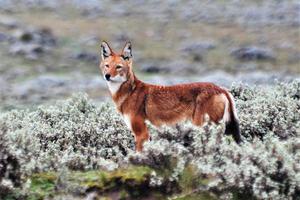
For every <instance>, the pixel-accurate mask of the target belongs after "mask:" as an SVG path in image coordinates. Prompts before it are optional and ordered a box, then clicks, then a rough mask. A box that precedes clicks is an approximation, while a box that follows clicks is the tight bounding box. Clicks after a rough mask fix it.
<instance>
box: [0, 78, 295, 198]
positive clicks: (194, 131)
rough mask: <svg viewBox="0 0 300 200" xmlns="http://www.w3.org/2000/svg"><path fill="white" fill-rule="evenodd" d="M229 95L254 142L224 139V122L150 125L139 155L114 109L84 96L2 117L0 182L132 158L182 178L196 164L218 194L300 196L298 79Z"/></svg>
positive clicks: (117, 163) (156, 177) (155, 178)
mask: <svg viewBox="0 0 300 200" xmlns="http://www.w3.org/2000/svg"><path fill="white" fill-rule="evenodd" d="M231 92H232V93H233V95H234V96H235V98H236V105H237V109H238V115H239V119H240V124H241V131H242V135H243V136H244V138H246V139H248V140H245V143H243V144H241V145H237V144H236V143H235V142H234V141H233V140H232V138H231V137H230V136H224V134H223V132H224V126H223V125H222V124H221V125H208V126H205V127H203V128H197V127H194V126H192V125H191V124H189V123H184V124H180V125H177V126H175V127H173V128H170V127H162V128H160V129H156V128H154V127H153V126H152V125H151V124H149V130H150V133H151V136H152V141H149V142H147V143H145V145H144V147H145V148H144V152H143V153H142V154H140V153H134V152H133V149H134V139H133V137H132V135H131V133H130V131H129V130H128V129H127V127H126V126H125V124H124V123H123V120H122V118H121V116H120V115H119V114H117V113H116V110H115V108H114V106H112V105H111V104H110V103H102V104H101V105H98V106H97V105H96V104H94V103H92V102H91V101H90V100H89V99H88V98H87V97H86V96H85V95H82V94H80V95H75V96H73V97H72V98H71V99H68V100H66V101H62V102H58V103H57V104H56V105H54V106H50V107H39V108H38V109H36V110H33V111H29V110H14V111H10V112H8V113H4V114H2V115H0V133H1V141H0V147H1V149H0V155H1V157H0V172H1V173H2V174H3V177H4V178H3V179H1V180H0V181H1V182H0V185H3V183H4V180H11V182H12V183H15V182H19V183H20V182H21V181H20V180H22V179H23V178H24V177H26V176H28V175H30V174H32V173H33V172H39V171H49V170H55V171H57V170H59V169H62V168H68V169H72V170H89V169H99V168H101V169H102V168H105V169H109V170H112V169H114V168H117V167H118V166H121V165H122V166H124V164H128V163H131V164H139V165H147V166H150V167H152V168H156V169H158V170H159V171H165V172H166V173H167V174H169V180H170V181H174V182H176V181H178V180H179V179H180V176H181V175H182V172H183V170H184V168H185V166H187V165H194V166H196V169H197V173H198V174H199V175H200V176H201V177H210V178H211V181H210V183H209V185H208V187H207V188H208V190H211V191H214V192H216V193H217V194H232V195H233V196H238V197H240V198H243V197H244V196H247V197H254V198H258V199H262V198H263V199H296V197H297V196H300V188H299V185H300V173H299V171H300V165H299V163H300V151H299V148H300V100H299V98H300V95H299V94H300V83H299V82H296V81H295V82H293V83H288V84H287V83H278V84H277V85H276V86H272V87H268V88H258V87H254V88H251V87H248V86H245V85H235V86H233V87H232V88H231ZM7 158H13V160H14V162H15V163H17V165H15V166H16V167H14V168H12V167H5V166H13V165H12V163H10V161H9V160H7ZM2 163H4V164H2ZM5 163H6V164H5ZM10 174H15V175H16V176H15V177H14V178H12V177H11V176H10ZM200 176H199V177H200ZM152 179H153V180H152V181H151V184H152V185H156V186H157V185H159V184H161V177H160V176H159V175H153V177H152ZM243 195H244V196H243ZM225 196H226V195H225Z"/></svg>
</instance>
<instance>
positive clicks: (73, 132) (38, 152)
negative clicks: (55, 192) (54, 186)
mask: <svg viewBox="0 0 300 200" xmlns="http://www.w3.org/2000/svg"><path fill="white" fill-rule="evenodd" d="M0 120H1V122H2V126H1V131H2V132H4V133H5V134H6V137H7V138H8V141H7V146H8V147H9V149H10V151H11V152H13V155H14V156H15V157H16V158H17V159H18V162H19V163H20V165H21V171H22V172H23V173H24V174H30V173H32V172H38V171H48V170H57V169H59V168H61V167H62V166H67V167H68V168H69V169H76V170H78V169H95V168H100V167H103V165H102V163H103V159H109V162H112V164H113V163H114V162H118V161H119V160H120V159H123V157H124V156H126V155H127V153H128V152H129V151H131V149H133V137H132V135H131V133H130V132H129V130H127V129H126V128H125V129H124V127H125V126H124V123H123V121H122V119H121V118H120V116H119V115H118V114H116V112H115V110H114V109H113V107H112V106H111V105H109V104H102V105H100V106H95V105H94V104H92V103H91V102H90V101H89V100H88V99H87V97H86V96H84V95H79V96H74V97H73V98H72V99H69V100H67V101H65V102H59V103H57V105H55V106H51V107H48V108H46V107H40V108H38V109H37V110H36V111H32V112H30V111H26V110H25V111H22V110H16V111H11V112H9V113H7V114H4V115H2V116H1V119H0ZM101 158H102V159H101ZM105 163H107V162H105Z"/></svg>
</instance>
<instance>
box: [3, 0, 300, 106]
mask: <svg viewBox="0 0 300 200" xmlns="http://www.w3.org/2000/svg"><path fill="white" fill-rule="evenodd" d="M0 10H1V14H0V47H1V48H0V59H1V63H0V72H1V73H0V76H1V79H0V83H1V84H0V91H1V93H0V99H1V102H2V103H1V108H2V109H5V110H10V109H12V108H16V107H23V106H30V105H32V104H34V105H36V104H40V103H47V102H49V101H53V100H56V99H59V98H64V97H66V96H69V95H70V94H72V93H74V92H78V91H82V92H87V93H88V94H89V95H90V96H91V97H93V98H95V99H98V100H104V99H106V98H107V95H108V93H107V90H106V86H105V82H104V81H103V80H102V78H101V76H99V75H100V71H99V69H98V63H99V43H100V41H101V40H103V39H105V40H107V41H109V42H110V43H111V44H112V46H113V47H115V48H117V49H120V48H121V47H122V45H123V44H124V42H125V41H127V40H131V41H132V43H133V51H134V61H135V63H134V68H135V71H136V73H138V76H139V77H140V78H141V79H142V80H145V81H146V82H151V83H160V84H171V83H172V84H173V83H178V82H191V81H212V82H216V83H218V84H221V85H223V86H230V85H231V83H232V82H245V83H249V84H272V83H274V81H275V80H276V79H278V80H283V81H290V80H292V79H298V78H299V73H300V66H299V62H300V36H299V25H300V21H299V13H300V4H299V2H298V1H292V0H290V1H263V2H258V1H244V2H238V1H234V0H232V1H226V2H223V1H216V2H209V1H203V2H201V3H199V2H198V1H189V2H183V1H164V2H160V1H151V2H146V1H140V0H136V1H131V2H130V3H129V2H122V1H109V2H108V1H97V0H96V1H75V0H72V1H51V2H49V1H35V0H30V1H29V0H26V1H21V2H20V1H16V0H11V1H7V0H2V1H0ZM221 11H222V12H221ZM287 30H288V31H287Z"/></svg>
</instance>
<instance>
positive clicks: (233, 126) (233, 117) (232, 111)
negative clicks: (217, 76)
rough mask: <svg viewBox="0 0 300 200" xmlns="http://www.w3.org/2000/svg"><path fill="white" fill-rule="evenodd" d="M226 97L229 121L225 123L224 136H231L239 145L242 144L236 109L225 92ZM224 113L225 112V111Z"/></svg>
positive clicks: (230, 96)
mask: <svg viewBox="0 0 300 200" xmlns="http://www.w3.org/2000/svg"><path fill="white" fill-rule="evenodd" d="M226 97H227V99H228V101H229V109H228V111H227V112H229V119H228V120H227V121H226V122H225V124H226V127H225V135H232V137H233V139H234V140H235V141H236V143H238V144H240V143H241V142H242V139H241V133H240V125H239V120H238V117H237V114H236V108H235V105H234V100H233V97H232V95H231V94H230V93H228V92H226ZM225 112H226V111H225Z"/></svg>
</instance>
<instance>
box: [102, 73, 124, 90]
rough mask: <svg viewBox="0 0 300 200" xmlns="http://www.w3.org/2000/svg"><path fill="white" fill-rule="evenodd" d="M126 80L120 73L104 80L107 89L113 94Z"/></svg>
mask: <svg viewBox="0 0 300 200" xmlns="http://www.w3.org/2000/svg"><path fill="white" fill-rule="evenodd" d="M125 81H126V78H125V77H123V76H120V75H117V76H115V77H111V78H110V81H106V83H107V86H108V89H109V91H110V92H111V93H112V94H115V93H116V92H117V91H118V90H119V89H120V87H121V85H122V84H123V83H124V82H125Z"/></svg>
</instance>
